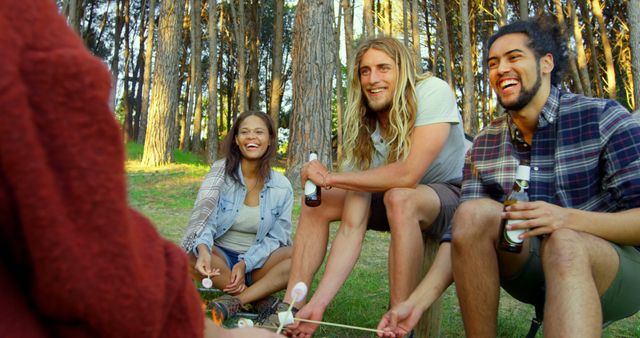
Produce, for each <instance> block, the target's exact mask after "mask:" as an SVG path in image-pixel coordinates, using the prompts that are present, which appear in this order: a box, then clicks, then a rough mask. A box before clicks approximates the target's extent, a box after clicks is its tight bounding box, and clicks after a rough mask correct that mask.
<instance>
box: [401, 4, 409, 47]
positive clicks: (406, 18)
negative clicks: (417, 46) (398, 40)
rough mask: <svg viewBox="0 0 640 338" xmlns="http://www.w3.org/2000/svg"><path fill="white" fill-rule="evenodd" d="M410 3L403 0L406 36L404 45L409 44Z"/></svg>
mask: <svg viewBox="0 0 640 338" xmlns="http://www.w3.org/2000/svg"><path fill="white" fill-rule="evenodd" d="M408 7H409V4H408V3H407V0H402V36H403V37H404V39H403V41H404V45H405V46H407V47H408V46H409V14H408V12H409V10H408Z"/></svg>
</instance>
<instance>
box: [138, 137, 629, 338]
mask: <svg viewBox="0 0 640 338" xmlns="http://www.w3.org/2000/svg"><path fill="white" fill-rule="evenodd" d="M127 153H128V160H127V162H126V171H127V176H128V190H129V199H130V204H131V205H132V206H133V207H134V208H135V209H137V210H139V211H140V212H142V213H143V214H144V215H146V216H147V217H148V218H149V219H151V220H152V221H153V222H154V224H156V227H157V229H158V231H159V232H160V234H161V235H162V236H164V237H165V238H167V239H169V240H171V241H173V242H175V243H178V242H179V241H180V239H181V237H182V234H183V232H184V230H185V228H186V225H187V221H188V219H189V216H190V213H191V209H192V207H193V202H194V200H195V197H196V194H197V192H198V189H199V187H200V183H201V182H202V180H203V178H204V176H205V175H206V173H207V172H208V170H209V168H208V166H207V165H206V164H204V163H203V162H202V160H201V159H200V158H198V157H197V156H195V155H192V154H187V153H181V152H176V155H175V156H176V163H175V164H172V165H168V166H164V167H160V168H153V169H149V168H145V167H143V166H142V165H141V164H140V159H141V156H142V146H141V145H137V144H128V145H127ZM296 196H297V195H296ZM299 213H300V199H299V198H297V199H296V202H295V204H294V211H293V228H294V232H295V226H296V223H297V219H298V216H299ZM337 227H338V223H335V224H332V226H331V237H332V238H333V236H334V235H335V231H336V229H337ZM388 245H389V234H388V233H382V232H375V231H368V232H367V234H366V236H365V240H364V244H363V247H362V253H361V255H360V258H359V260H358V262H357V264H356V266H355V267H354V270H353V272H352V273H351V274H350V276H349V278H348V279H347V281H346V282H345V284H344V285H343V287H342V288H341V290H340V292H339V293H338V294H337V296H336V298H335V299H334V301H333V302H332V303H331V304H330V305H329V307H328V308H327V310H326V312H325V316H324V320H325V321H328V322H335V323H342V324H348V325H356V326H362V327H368V328H375V327H376V326H377V325H378V321H379V320H380V317H381V316H382V315H383V314H384V313H385V311H386V310H387V306H388V302H389V298H388V288H389V283H388V278H387V249H388ZM323 271H324V266H322V267H321V269H320V273H318V276H316V279H315V280H314V283H313V285H312V287H311V292H313V290H314V288H315V287H316V285H317V283H318V281H319V277H321V275H322V272H323ZM533 314H534V311H533V307H532V306H529V305H526V304H522V303H519V302H518V301H516V300H514V299H513V298H511V296H509V295H508V294H506V293H504V292H502V293H501V296H500V311H499V314H498V337H505V338H506V337H523V336H525V335H526V333H527V331H528V329H529V325H530V322H531V318H532V317H533ZM542 330H543V328H541V329H540V331H539V332H538V335H537V337H542ZM315 336H316V337H372V336H374V335H372V334H363V333H362V332H361V331H354V330H348V329H341V328H334V327H327V326H322V327H320V329H319V330H318V331H317V333H316V335H315ZM441 337H464V328H463V325H462V318H461V316H460V308H459V305H458V300H457V298H456V293H455V288H454V287H453V286H452V287H449V289H448V290H447V291H446V292H445V294H444V295H443V317H442V323H441ZM603 337H640V314H636V315H634V316H632V317H630V318H627V319H624V320H622V321H619V322H616V323H614V324H612V325H610V326H609V327H607V328H606V329H605V331H604V333H603Z"/></svg>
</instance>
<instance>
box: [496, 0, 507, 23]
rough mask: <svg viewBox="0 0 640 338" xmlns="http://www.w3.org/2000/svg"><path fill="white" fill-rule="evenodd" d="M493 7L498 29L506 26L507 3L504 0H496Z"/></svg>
mask: <svg viewBox="0 0 640 338" xmlns="http://www.w3.org/2000/svg"><path fill="white" fill-rule="evenodd" d="M495 6H496V11H495V16H496V21H497V22H498V27H502V26H504V25H506V24H507V2H506V0H497V1H496V4H495Z"/></svg>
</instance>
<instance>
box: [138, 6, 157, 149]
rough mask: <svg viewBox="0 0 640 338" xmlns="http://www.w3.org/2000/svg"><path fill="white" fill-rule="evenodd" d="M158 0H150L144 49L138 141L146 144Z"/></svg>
mask: <svg viewBox="0 0 640 338" xmlns="http://www.w3.org/2000/svg"><path fill="white" fill-rule="evenodd" d="M155 13H156V0H150V1H149V15H148V16H149V27H148V28H147V32H148V33H147V41H145V51H144V80H143V82H142V83H143V87H142V108H141V109H140V131H139V132H138V143H140V144H144V140H145V135H146V134H147V118H148V116H149V94H150V92H151V58H152V56H153V36H154V33H155V27H156V14H155Z"/></svg>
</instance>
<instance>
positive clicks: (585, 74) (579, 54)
mask: <svg viewBox="0 0 640 338" xmlns="http://www.w3.org/2000/svg"><path fill="white" fill-rule="evenodd" d="M567 9H568V10H569V13H570V16H571V22H573V24H572V26H573V36H574V37H575V39H576V63H577V64H578V74H580V80H581V81H582V89H583V90H584V94H585V95H587V96H591V95H592V93H591V80H590V79H589V69H588V68H587V56H586V54H585V52H584V40H583V39H582V29H581V28H580V23H579V22H578V16H577V15H576V6H575V4H574V3H573V0H567Z"/></svg>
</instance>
